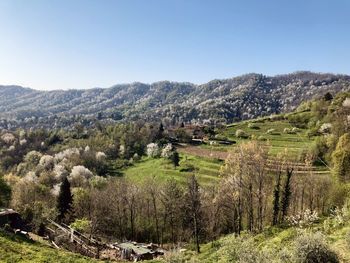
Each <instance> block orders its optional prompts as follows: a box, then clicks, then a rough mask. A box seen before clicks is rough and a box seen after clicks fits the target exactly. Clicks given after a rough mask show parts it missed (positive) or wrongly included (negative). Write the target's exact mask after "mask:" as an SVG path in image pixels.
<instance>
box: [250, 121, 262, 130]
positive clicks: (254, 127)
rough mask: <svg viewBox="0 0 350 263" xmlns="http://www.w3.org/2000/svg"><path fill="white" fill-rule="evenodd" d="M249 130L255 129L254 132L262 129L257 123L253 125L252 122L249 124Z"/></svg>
mask: <svg viewBox="0 0 350 263" xmlns="http://www.w3.org/2000/svg"><path fill="white" fill-rule="evenodd" d="M248 128H249V129H253V130H259V129H260V127H259V126H258V125H256V124H255V123H252V122H251V123H249V124H248Z"/></svg>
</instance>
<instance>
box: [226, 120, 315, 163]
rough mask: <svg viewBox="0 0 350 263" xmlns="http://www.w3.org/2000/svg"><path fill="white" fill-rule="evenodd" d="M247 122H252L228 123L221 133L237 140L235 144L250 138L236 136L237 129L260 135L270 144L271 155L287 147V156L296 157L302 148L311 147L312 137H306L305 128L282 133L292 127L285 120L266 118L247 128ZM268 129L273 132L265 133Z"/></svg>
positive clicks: (257, 136)
mask: <svg viewBox="0 0 350 263" xmlns="http://www.w3.org/2000/svg"><path fill="white" fill-rule="evenodd" d="M249 123H252V122H247V121H246V122H240V123H237V124H233V125H229V126H228V127H227V129H225V130H224V131H223V135H224V136H226V137H227V138H229V139H231V140H235V141H237V144H239V143H242V142H246V141H248V140H250V139H240V138H237V137H236V136H235V133H236V131H237V130H238V129H241V130H243V131H245V132H246V133H247V134H248V135H250V136H251V137H254V138H256V139H258V138H259V137H260V136H262V137H264V138H265V139H266V144H270V145H271V151H270V154H271V156H276V155H277V153H279V152H281V151H283V150H284V149H285V148H288V153H289V157H290V158H291V159H297V158H298V157H299V156H300V155H301V154H302V152H303V151H304V150H306V149H308V148H309V147H311V145H312V144H313V141H314V139H313V138H311V139H310V138H308V137H307V135H306V132H307V130H306V129H300V131H299V132H297V133H295V134H288V133H284V129H285V128H289V129H292V128H293V126H291V124H290V123H289V122H288V121H287V120H276V121H268V120H266V121H264V122H258V123H254V124H255V125H256V126H257V127H259V129H252V128H249V127H248V126H249ZM270 129H274V133H275V134H267V131H268V130H270Z"/></svg>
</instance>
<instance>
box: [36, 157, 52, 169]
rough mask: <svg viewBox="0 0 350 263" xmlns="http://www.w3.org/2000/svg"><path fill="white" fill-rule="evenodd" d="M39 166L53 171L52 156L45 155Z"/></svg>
mask: <svg viewBox="0 0 350 263" xmlns="http://www.w3.org/2000/svg"><path fill="white" fill-rule="evenodd" d="M39 164H40V165H41V166H42V167H43V168H44V169H46V170H51V169H52V168H53V167H54V158H53V156H51V155H48V154H45V155H43V156H42V157H41V158H40V161H39Z"/></svg>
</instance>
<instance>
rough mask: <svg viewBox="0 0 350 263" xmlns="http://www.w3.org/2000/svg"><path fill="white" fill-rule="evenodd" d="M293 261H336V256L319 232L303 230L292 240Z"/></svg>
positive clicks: (304, 262) (330, 262)
mask: <svg viewBox="0 0 350 263" xmlns="http://www.w3.org/2000/svg"><path fill="white" fill-rule="evenodd" d="M294 258H295V262H300V263H323V262H328V263H338V262H339V260H338V256H337V255H336V254H335V253H334V252H333V251H332V250H331V249H330V248H329V246H328V244H327V242H326V239H325V237H324V235H323V234H322V233H320V232H317V233H307V232H304V233H303V234H301V235H300V236H299V237H297V238H296V240H295V241H294Z"/></svg>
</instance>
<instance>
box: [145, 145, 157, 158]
mask: <svg viewBox="0 0 350 263" xmlns="http://www.w3.org/2000/svg"><path fill="white" fill-rule="evenodd" d="M159 154H160V151H159V146H158V144H156V143H153V142H152V143H150V144H148V145H147V155H148V157H153V158H154V157H158V156H159Z"/></svg>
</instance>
